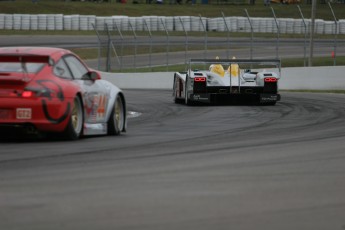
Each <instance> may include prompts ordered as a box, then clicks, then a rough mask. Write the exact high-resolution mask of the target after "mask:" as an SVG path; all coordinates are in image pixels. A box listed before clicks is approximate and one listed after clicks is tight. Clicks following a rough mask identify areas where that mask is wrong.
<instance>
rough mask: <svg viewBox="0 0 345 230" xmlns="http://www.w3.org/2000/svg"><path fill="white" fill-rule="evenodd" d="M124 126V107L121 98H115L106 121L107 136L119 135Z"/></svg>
mask: <svg viewBox="0 0 345 230" xmlns="http://www.w3.org/2000/svg"><path fill="white" fill-rule="evenodd" d="M124 125H125V107H124V104H123V100H122V97H121V96H120V95H118V96H117V97H116V100H115V103H114V107H113V109H112V111H111V115H110V117H109V120H108V135H119V134H120V132H121V131H122V130H123V128H124Z"/></svg>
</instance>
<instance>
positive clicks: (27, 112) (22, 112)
mask: <svg viewBox="0 0 345 230" xmlns="http://www.w3.org/2000/svg"><path fill="white" fill-rule="evenodd" d="M31 116H32V112H31V109H29V108H17V110H16V118H17V119H21V120H23V119H31Z"/></svg>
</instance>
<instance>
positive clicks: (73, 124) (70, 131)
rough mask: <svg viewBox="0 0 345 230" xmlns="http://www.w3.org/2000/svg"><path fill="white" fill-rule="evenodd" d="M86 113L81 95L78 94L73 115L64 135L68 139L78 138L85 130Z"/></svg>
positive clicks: (73, 107) (74, 101)
mask: <svg viewBox="0 0 345 230" xmlns="http://www.w3.org/2000/svg"><path fill="white" fill-rule="evenodd" d="M83 124H84V114H83V106H82V103H81V100H80V97H78V96H76V97H75V98H74V100H73V106H72V110H71V115H70V118H69V121H68V124H67V126H66V129H65V131H64V132H63V137H64V138H65V139H67V140H76V139H78V138H79V137H80V136H81V135H82V132H83Z"/></svg>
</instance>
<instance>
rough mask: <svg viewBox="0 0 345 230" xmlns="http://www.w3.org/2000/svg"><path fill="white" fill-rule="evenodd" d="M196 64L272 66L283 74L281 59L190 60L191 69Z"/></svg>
mask: <svg viewBox="0 0 345 230" xmlns="http://www.w3.org/2000/svg"><path fill="white" fill-rule="evenodd" d="M194 64H221V65H228V66H231V64H250V65H258V66H272V67H273V68H278V69H279V73H280V72H281V61H280V59H190V61H189V67H191V65H194ZM189 69H191V68H189Z"/></svg>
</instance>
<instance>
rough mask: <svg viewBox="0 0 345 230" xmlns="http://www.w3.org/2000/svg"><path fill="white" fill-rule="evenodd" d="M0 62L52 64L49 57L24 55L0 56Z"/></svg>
mask: <svg viewBox="0 0 345 230" xmlns="http://www.w3.org/2000/svg"><path fill="white" fill-rule="evenodd" d="M0 62H22V63H27V62H29V63H47V64H49V65H53V64H54V61H53V60H52V59H51V58H50V57H49V56H45V55H26V54H0Z"/></svg>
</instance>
